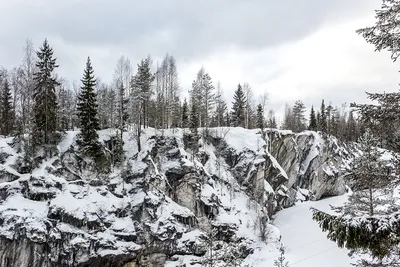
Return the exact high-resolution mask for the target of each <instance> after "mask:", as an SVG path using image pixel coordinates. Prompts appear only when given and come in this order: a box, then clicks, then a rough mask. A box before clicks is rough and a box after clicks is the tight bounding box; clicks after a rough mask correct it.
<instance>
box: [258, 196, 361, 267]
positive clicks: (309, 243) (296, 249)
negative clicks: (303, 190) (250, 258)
mask: <svg viewBox="0 0 400 267" xmlns="http://www.w3.org/2000/svg"><path fill="white" fill-rule="evenodd" d="M347 197H348V195H347V194H346V195H342V196H338V197H331V198H326V199H323V200H320V201H316V202H314V201H308V202H303V203H299V202H298V203H296V206H294V207H291V208H288V209H286V210H282V211H280V212H278V213H277V215H276V219H275V221H274V223H275V226H276V227H277V228H278V229H279V230H280V232H281V234H282V241H283V243H284V244H285V248H286V259H287V260H288V261H289V266H296V267H310V266H321V264H322V265H323V266H324V267H338V266H340V267H350V266H352V265H351V263H354V262H355V261H356V260H355V259H351V258H350V257H349V256H348V255H347V253H348V252H349V251H348V250H347V249H341V248H339V247H338V246H337V245H336V243H334V242H332V241H330V240H328V239H327V237H326V233H323V232H322V230H321V229H320V228H319V226H318V224H317V223H316V222H315V221H313V220H312V213H311V210H310V207H314V208H317V209H319V210H322V211H325V212H330V211H331V208H330V205H333V206H340V205H342V204H343V203H344V202H345V201H346V200H347ZM278 256H279V253H277V254H276V255H275V257H274V259H276V258H277V257H278ZM274 259H270V260H268V261H266V262H265V264H264V265H263V266H265V267H269V266H271V267H272V266H273V260H274ZM260 267H261V265H260Z"/></svg>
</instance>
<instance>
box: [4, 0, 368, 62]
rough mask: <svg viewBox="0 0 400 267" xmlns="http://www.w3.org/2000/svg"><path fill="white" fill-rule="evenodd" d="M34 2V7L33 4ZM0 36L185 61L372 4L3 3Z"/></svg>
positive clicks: (272, 40)
mask: <svg viewBox="0 0 400 267" xmlns="http://www.w3.org/2000/svg"><path fill="white" fill-rule="evenodd" d="M38 3H41V4H38ZM3 5H5V8H2V9H3V10H5V12H6V14H2V16H0V23H1V24H2V25H10V27H1V28H2V29H0V34H1V36H2V40H4V41H5V44H4V43H3V45H2V46H3V48H4V45H6V46H7V47H11V46H15V44H14V43H13V42H15V40H21V39H24V38H26V37H32V38H34V39H39V38H44V37H45V36H48V37H49V38H51V37H52V36H53V37H57V38H61V39H62V40H63V42H65V43H68V44H71V45H77V46H97V47H118V46H124V47H125V49H130V50H132V51H133V53H135V54H139V55H146V54H147V53H152V54H154V53H155V54H156V55H160V54H161V55H162V54H164V53H165V52H170V53H172V54H174V55H175V56H176V57H177V58H178V59H180V60H191V59H193V58H199V57H202V56H204V55H207V54H209V53H211V52H214V51H217V50H219V49H224V48H225V47H227V46H231V45H233V46H236V47H238V48H240V49H260V48H265V47H269V46H277V45H281V44H284V43H287V42H291V41H295V40H297V39H300V38H303V37H305V36H307V35H308V34H310V33H311V32H313V31H315V30H316V29H318V28H319V27H321V26H322V25H324V24H326V23H330V22H331V21H335V20H338V19H346V18H348V17H351V16H354V15H355V14H357V15H359V14H360V13H363V12H366V11H367V12H372V7H371V6H372V0H369V1H366V0H352V1H347V0H329V1H320V0H305V1H298V0H283V1H269V0H268V1H267V0H254V1H241V0H220V1H212V0H205V1H187V0H169V1H167V0H161V1H141V2H139V1H106V0H98V1H77V0H70V1H67V0H64V1H38V2H35V1H25V2H23V3H22V4H20V5H16V4H15V5H13V4H12V2H11V3H9V4H3Z"/></svg>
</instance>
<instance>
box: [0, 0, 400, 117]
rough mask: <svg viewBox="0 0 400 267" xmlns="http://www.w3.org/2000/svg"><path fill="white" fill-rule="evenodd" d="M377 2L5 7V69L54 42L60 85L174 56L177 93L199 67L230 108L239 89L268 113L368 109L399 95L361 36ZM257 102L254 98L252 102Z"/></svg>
mask: <svg viewBox="0 0 400 267" xmlns="http://www.w3.org/2000/svg"><path fill="white" fill-rule="evenodd" d="M380 5H381V0H323V1H321V0H302V1H299V0H282V1H277V0H274V1H270V0H259V1H258V0H253V1H244V0H202V1H189V0H158V1H155V0H149V1H136V0H134V1H131V0H126V1H122V0H114V1H111V0H80V1H78V0H56V1H55V0H46V1H45V0H34V1H33V0H12V1H11V0H10V1H6V0H0V25H1V26H0V65H3V66H4V67H6V68H11V67H14V66H16V65H17V64H19V63H20V62H21V59H22V47H23V46H24V42H25V39H26V38H31V39H32V41H33V42H34V45H35V47H36V48H37V47H38V46H39V45H41V44H42V42H43V40H44V38H46V37H47V38H48V40H49V43H50V45H52V46H53V48H54V53H55V56H56V57H57V58H58V63H59V65H60V68H59V69H58V73H59V75H60V76H63V77H66V78H67V79H68V80H70V81H72V80H78V79H80V77H81V75H82V72H83V69H84V66H85V61H86V57H87V56H90V57H91V59H92V62H93V66H94V68H95V72H96V74H97V76H98V77H100V78H101V79H102V80H103V81H110V80H111V79H112V74H113V69H114V67H115V65H116V62H117V59H118V58H119V57H120V56H121V55H124V56H127V57H128V58H129V59H130V60H131V62H132V63H133V64H135V65H136V63H137V62H138V61H139V60H140V59H142V58H145V57H146V56H147V55H148V54H151V56H152V57H153V59H154V60H155V61H157V60H160V59H161V58H162V57H163V56H164V55H165V54H166V53H167V52H168V53H170V54H172V55H173V56H175V58H176V59H177V64H178V71H179V75H180V81H181V88H182V91H183V92H186V91H187V90H188V89H190V85H191V82H192V80H193V79H194V78H195V75H196V72H197V71H198V70H199V68H200V67H201V66H204V67H205V69H206V70H207V71H208V72H209V74H210V75H211V77H212V78H213V80H214V81H218V80H219V81H220V82H221V85H222V88H223V89H224V94H225V97H226V98H227V99H228V100H229V101H231V97H232V95H233V91H234V90H235V87H236V86H237V84H238V83H243V82H248V83H249V84H250V85H251V87H252V88H253V90H254V91H255V93H256V95H257V94H261V93H262V92H264V90H266V91H267V92H268V94H269V107H270V108H273V109H275V110H276V111H277V112H278V113H281V112H282V110H283V107H284V105H285V103H286V102H287V103H289V104H292V103H293V102H294V101H295V100H297V99H301V100H303V102H305V104H306V105H308V106H310V105H311V104H314V105H318V106H319V103H320V100H321V98H325V99H326V100H327V101H332V102H333V104H335V105H340V104H341V103H344V102H347V103H349V102H354V101H359V102H362V101H365V94H364V92H365V91H371V92H374V91H384V90H385V91H395V90H398V88H397V87H398V81H399V80H400V79H399V74H398V70H399V68H398V64H396V63H392V62H391V60H390V56H389V54H388V53H386V52H381V53H378V52H374V47H373V46H372V45H369V44H367V43H366V42H365V41H364V40H363V38H362V37H361V36H358V35H357V34H356V33H355V30H356V29H358V28H360V27H364V26H368V25H370V24H372V23H373V21H374V9H376V8H379V7H380ZM255 101H258V98H257V97H255Z"/></svg>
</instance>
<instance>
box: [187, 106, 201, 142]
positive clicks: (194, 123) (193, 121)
mask: <svg viewBox="0 0 400 267" xmlns="http://www.w3.org/2000/svg"><path fill="white" fill-rule="evenodd" d="M189 127H190V131H191V133H192V134H193V135H196V136H197V134H198V132H197V128H198V127H199V113H198V111H197V105H196V101H194V99H192V105H191V110H190V126H189Z"/></svg>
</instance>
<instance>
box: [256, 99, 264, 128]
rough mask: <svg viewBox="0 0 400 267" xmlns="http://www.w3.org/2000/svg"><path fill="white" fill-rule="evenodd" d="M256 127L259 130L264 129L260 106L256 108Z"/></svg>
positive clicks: (262, 113)
mask: <svg viewBox="0 0 400 267" xmlns="http://www.w3.org/2000/svg"><path fill="white" fill-rule="evenodd" d="M257 127H258V128H260V129H261V130H263V129H264V110H263V106H262V105H261V104H258V106H257Z"/></svg>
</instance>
